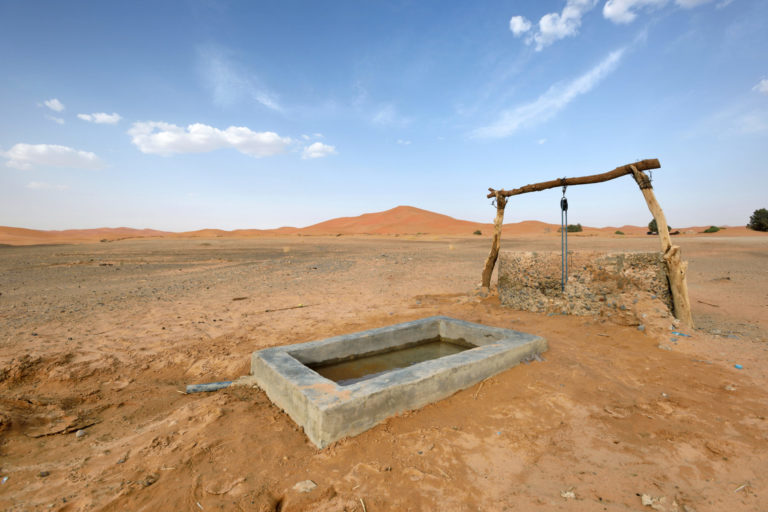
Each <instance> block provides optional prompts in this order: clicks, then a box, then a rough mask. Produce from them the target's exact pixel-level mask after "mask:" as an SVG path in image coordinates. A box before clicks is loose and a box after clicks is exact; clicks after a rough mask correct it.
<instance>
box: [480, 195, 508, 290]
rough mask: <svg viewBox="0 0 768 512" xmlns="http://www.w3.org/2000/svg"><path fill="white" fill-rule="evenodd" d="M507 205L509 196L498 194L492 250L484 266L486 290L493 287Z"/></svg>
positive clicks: (483, 284) (483, 281)
mask: <svg viewBox="0 0 768 512" xmlns="http://www.w3.org/2000/svg"><path fill="white" fill-rule="evenodd" d="M506 206H507V198H506V197H504V196H502V195H501V194H496V218H495V219H493V239H492V240H491V252H490V254H488V258H486V260H485V267H484V268H483V279H482V286H483V288H484V289H485V291H488V290H490V288H491V274H493V267H494V266H496V260H497V259H498V258H499V248H500V247H501V226H502V224H504V207H506Z"/></svg>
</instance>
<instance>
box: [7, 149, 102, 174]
mask: <svg viewBox="0 0 768 512" xmlns="http://www.w3.org/2000/svg"><path fill="white" fill-rule="evenodd" d="M2 156H4V157H5V158H7V159H8V161H7V162H6V163H5V165H7V166H8V167H15V168H17V169H31V168H33V167H36V166H52V167H74V168H78V169H101V168H102V167H104V163H103V162H102V161H101V159H100V158H99V157H97V156H96V155H95V154H93V153H91V152H89V151H79V150H77V149H73V148H69V147H67V146H57V145H55V144H22V143H19V144H16V145H15V146H13V147H12V148H11V149H9V150H8V151H6V152H5V153H3V154H2Z"/></svg>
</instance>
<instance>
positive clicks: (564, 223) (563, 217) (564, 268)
mask: <svg viewBox="0 0 768 512" xmlns="http://www.w3.org/2000/svg"><path fill="white" fill-rule="evenodd" d="M562 182H563V183H565V178H562ZM567 187H568V185H563V197H562V198H560V254H561V257H560V291H563V292H564V291H565V283H567V282H568V198H567V197H565V189H566V188H567Z"/></svg>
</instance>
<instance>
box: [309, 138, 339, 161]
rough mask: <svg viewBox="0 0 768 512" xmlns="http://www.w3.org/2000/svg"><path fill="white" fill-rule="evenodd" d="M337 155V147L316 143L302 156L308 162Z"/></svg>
mask: <svg viewBox="0 0 768 512" xmlns="http://www.w3.org/2000/svg"><path fill="white" fill-rule="evenodd" d="M335 154H336V147H335V146H329V145H328V144H323V143H322V142H315V143H313V144H310V145H309V146H307V147H305V148H304V151H303V152H302V154H301V158H303V159H305V160H306V159H309V158H322V157H324V156H328V155H335Z"/></svg>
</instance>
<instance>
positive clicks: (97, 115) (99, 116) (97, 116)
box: [77, 112, 122, 124]
mask: <svg viewBox="0 0 768 512" xmlns="http://www.w3.org/2000/svg"><path fill="white" fill-rule="evenodd" d="M77 117H79V118H80V119H82V120H83V121H88V122H89V123H96V124H117V122H118V121H120V120H121V119H122V116H121V115H120V114H117V113H115V112H113V113H111V114H107V113H105V112H94V113H93V114H77Z"/></svg>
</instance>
